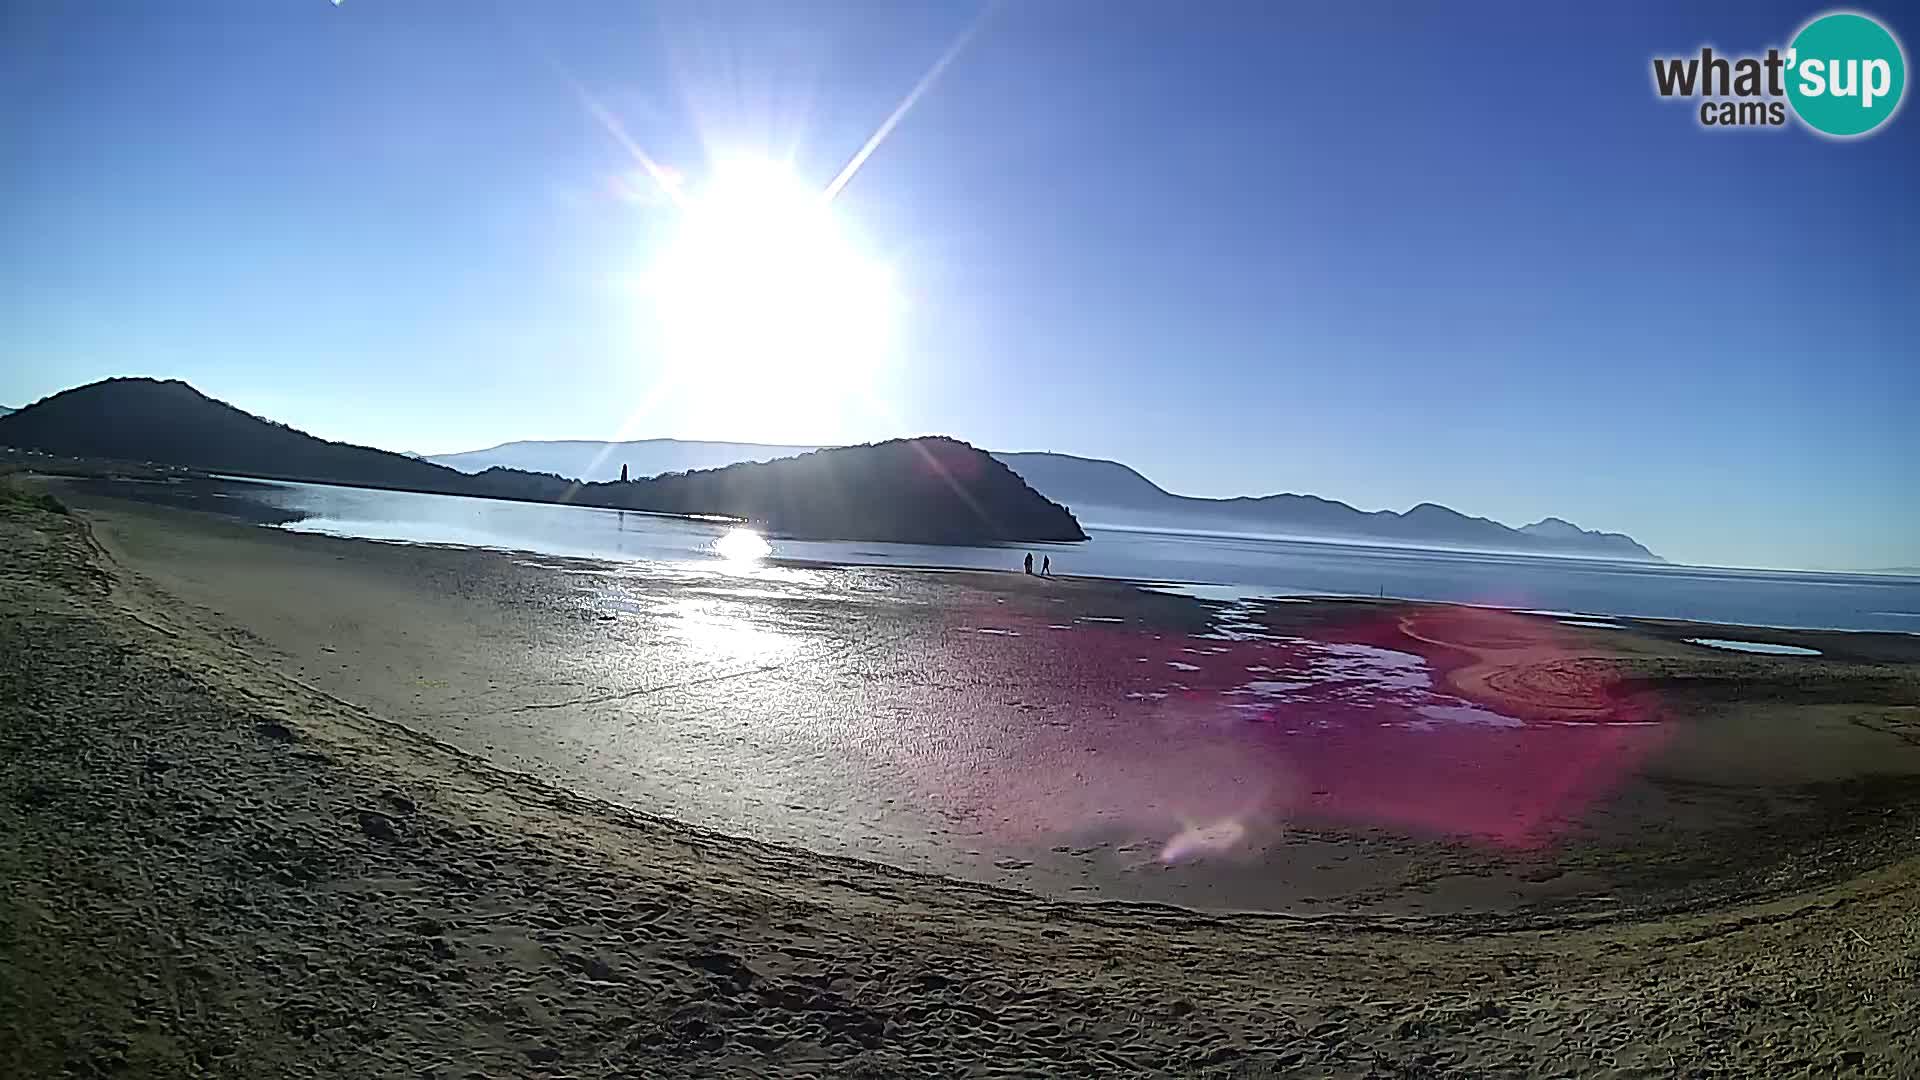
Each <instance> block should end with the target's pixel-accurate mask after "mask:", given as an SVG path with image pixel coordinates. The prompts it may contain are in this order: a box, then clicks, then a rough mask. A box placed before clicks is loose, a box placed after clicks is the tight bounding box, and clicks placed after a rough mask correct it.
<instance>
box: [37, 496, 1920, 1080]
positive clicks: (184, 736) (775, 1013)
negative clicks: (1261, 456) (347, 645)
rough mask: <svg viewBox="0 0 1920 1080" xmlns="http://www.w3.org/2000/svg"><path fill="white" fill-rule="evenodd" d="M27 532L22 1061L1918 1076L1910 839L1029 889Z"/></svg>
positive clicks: (654, 1071)
mask: <svg viewBox="0 0 1920 1080" xmlns="http://www.w3.org/2000/svg"><path fill="white" fill-rule="evenodd" d="M22 517H23V516H22V515H20V514H18V513H16V512H12V511H0V528H4V530H5V535H6V538H7V540H8V543H7V544H6V545H5V555H4V558H5V563H6V565H5V572H4V573H0V590H3V593H0V594H3V595H4V596H5V597H6V603H5V605H4V606H0V634H4V635H5V640H6V641H7V643H8V644H9V646H10V648H9V650H8V652H7V655H9V656H11V657H13V658H14V660H13V661H11V666H10V667H9V669H8V670H7V672H6V673H5V679H6V681H5V682H4V683H0V686H4V687H5V688H6V694H5V697H4V698H0V703H4V708H5V710H6V716H7V723H6V725H4V727H3V728H0V731H4V732H5V735H4V738H5V740H6V741H5V743H4V755H0V763H3V764H4V766H5V769H6V774H5V786H4V788H0V790H4V791H5V792H6V793H7V794H8V795H9V796H10V797H9V798H6V799H0V815H4V818H5V821H4V824H5V825H6V826H7V827H8V828H7V830H6V835H7V836H8V837H9V840H8V842H7V843H5V844H0V860H4V868H5V870H6V871H7V872H6V874H4V875H0V880H5V881H7V882H10V883H12V884H9V885H8V886H7V887H6V888H5V891H4V892H0V899H3V900H4V903H5V904H6V905H7V910H6V915H7V918H6V919H5V920H4V921H0V926H7V927H13V928H16V929H15V930H14V931H12V932H9V933H5V934H0V956H4V958H5V960H6V961H7V962H6V963H5V964H4V965H0V1004H4V1006H5V1007H6V1008H5V1011H4V1015H6V1016H7V1017H8V1019H7V1020H5V1021H0V1063H4V1064H8V1065H11V1066H13V1067H14V1072H15V1073H16V1074H17V1075H37V1074H40V1073H42V1072H51V1071H57V1070H59V1069H60V1068H62V1067H68V1068H79V1069H88V1068H93V1069H105V1068H116V1067H117V1068H127V1069H132V1070H134V1071H137V1072H147V1073H176V1072H183V1071H189V1070H192V1071H200V1072H208V1073H214V1074H220V1075H261V1074H267V1073H273V1074H280V1075H351V1076H374V1075H389V1074H391V1073H393V1072H395V1071H401V1070H404V1071H406V1072H408V1073H409V1074H411V1075H425V1076H435V1077H449V1078H451V1077H459V1076H463V1075H465V1074H467V1073H469V1072H471V1071H481V1072H484V1073H485V1074H488V1075H516V1076H598V1075H634V1076H649V1077H682V1076H686V1077H692V1076H743V1077H744V1076H757V1077H758V1076H767V1077H771V1076H794V1077H799V1076H815V1075H821V1074H823V1073H825V1074H830V1075H851V1076H861V1075H865V1076H919V1075H926V1076H935V1075H948V1074H950V1073H951V1072H952V1071H953V1070H954V1069H955V1068H956V1067H961V1068H966V1067H971V1068H974V1069H998V1070H1000V1071H1001V1072H1002V1073H1003V1074H1017V1075H1052V1074H1055V1073H1058V1072H1061V1071H1072V1070H1075V1069H1081V1070H1092V1071H1095V1072H1098V1073H1101V1074H1105V1075H1115V1076H1157V1075H1167V1074H1177V1075H1194V1076H1217V1077H1222V1078H1224V1077H1228V1076H1248V1075H1269V1074H1274V1075H1284V1074H1292V1073H1302V1074H1308V1075H1332V1076H1353V1077H1359V1076H1363V1075H1378V1074H1380V1073H1381V1072H1386V1073H1388V1074H1416V1073H1417V1074H1421V1075H1435V1076H1452V1075H1461V1076H1466V1075H1485V1074H1487V1073H1491V1072H1534V1071H1542V1070H1545V1071H1560V1070H1574V1071H1580V1072H1589V1071H1602V1070H1620V1071H1625V1072H1630V1073H1643V1072H1646V1073H1651V1072H1660V1073H1666V1072H1670V1071H1676V1070H1677V1071H1688V1070H1706V1069H1713V1070H1722V1071H1724V1070H1734V1071H1747V1070H1753V1071H1771V1070H1776V1069H1778V1068H1780V1067H1781V1065H1782V1063H1783V1062H1802V1063H1804V1065H1805V1066H1806V1067H1813V1068H1823V1069H1838V1070H1842V1071H1846V1070H1855V1071H1864V1072H1867V1073H1869V1074H1882V1073H1892V1072H1899V1071H1902V1069H1903V1068H1905V1067H1907V1066H1909V1065H1911V1063H1912V1062H1914V1061H1916V1060H1920V1034H1916V1033H1915V1032H1914V1031H1913V1030H1912V1029H1911V1027H1910V1026H1909V1025H1905V1024H1904V1023H1903V1022H1902V1021H1901V1018H1902V1017H1905V1016H1908V1015H1911V1014H1912V1012H1913V1010H1914V1009H1915V1008H1916V1007H1920V984H1916V982H1915V980H1914V978H1913V975H1914V969H1913V961H1912V957H1913V956H1914V955H1920V920H1917V919H1916V916H1915V904H1914V899H1915V897H1916V895H1917V892H1920V859H1916V858H1915V856H1914V855H1913V854H1911V853H1908V854H1906V855H1904V856H1902V857H1900V858H1897V859H1895V860H1894V861H1892V862H1890V863H1887V864H1886V865H1884V866H1883V867H1882V868H1880V869H1877V870H1873V871H1869V872H1868V873H1866V874H1865V875H1863V876H1858V877H1848V878H1846V879H1844V880H1841V881H1838V882H1835V883H1832V884H1828V885H1824V886H1821V887H1819V888H1817V889H1815V890H1814V891H1812V892H1805V891H1789V892H1787V893H1785V894H1782V895H1779V896H1777V897H1775V898H1774V899H1771V900H1767V901H1763V902H1760V903H1757V904H1738V905H1734V906H1731V907H1725V908H1712V909H1704V910H1696V911H1692V912H1690V913H1684V914H1680V915H1669V916H1657V917H1651V918H1645V919H1638V920H1616V921H1611V922H1608V923H1604V924H1600V925H1584V924H1582V923H1580V922H1578V921H1576V922H1573V923H1567V924H1562V925H1560V926H1558V927H1550V928H1544V929H1528V930H1498V929H1488V928H1485V927H1476V926H1474V925H1473V924H1472V923H1468V924H1461V923H1460V922H1459V921H1458V920H1451V919H1447V918H1444V917H1440V918H1431V919H1418V918H1415V919H1392V920H1373V921H1371V922H1368V921H1364V920H1357V919H1336V920H1334V921H1332V922H1328V921H1322V920H1304V921H1303V920H1299V919H1291V918H1285V917H1280V918H1269V917H1259V916H1252V917H1249V916H1238V915H1216V914H1203V913H1195V912H1190V911H1183V910H1179V909H1173V908H1158V907H1144V906H1135V905H1111V904H1100V905H1086V904H1075V903H1056V902H1050V901H1046V900H1041V899H1036V898H1033V897H1030V896H1025V895H1021V894H1017V893H1008V892H1003V891H998V890H991V889H985V888H981V887H978V886H974V885H969V884H965V883H956V882H952V881H947V880H943V879H939V878H929V877H923V876H918V875H914V874H910V873H906V872H902V871H898V870H894V869H891V868H887V867H881V866H874V865H871V864H869V863H865V862H861V861H858V860H842V859H838V858H826V859H823V858H821V857H819V856H816V855H813V854H810V853H807V852H803V851H798V850H795V849H793V848H790V847H785V846H780V845H768V844H763V843H757V842H754V841H745V840H739V839H735V838H729V837H725V836H716V835H713V834H710V833H707V832H703V831H700V830H698V829H690V828H688V827H686V826H684V825H681V824H679V823H677V822H674V821H670V820H663V819H659V818H655V817H648V816H644V815H635V814H632V813H629V812H626V811H623V810H619V809H612V808H609V807H607V806H606V805H604V804H602V803H598V802H595V801H593V800H590V799H584V798H582V797H580V796H578V795H575V794H571V793H568V792H566V791H564V790H561V789H556V788H553V787H551V786H548V785H545V784H541V783H538V782H535V781H532V780H528V779H526V778H523V777H513V776H508V775H504V774H501V773H499V772H498V771H497V770H495V769H494V768H493V767H491V766H490V765H488V764H486V763H485V762H482V761H479V760H477V759H475V758H473V757H471V756H469V755H467V754H464V753H460V752H458V751H456V750H453V749H450V748H449V747H447V746H446V745H444V744H440V743H434V742H428V741H423V740H422V739H421V738H419V737H418V736H415V735H410V734H407V733H406V732H405V731H404V729H402V728H399V727H396V726H395V725H393V724H392V723H390V722H389V721H387V720H385V719H382V718H381V717H379V716H378V715H377V714H373V713H368V712H366V711H364V710H361V709H357V708H351V707H347V706H343V705H341V704H339V703H338V701H337V700H334V699H331V698H328V697H323V696H317V695H316V694H314V693H313V692H312V691H311V690H308V689H304V688H302V687H301V686H300V685H298V684H296V683H294V682H292V681H290V679H289V678H288V677H287V676H288V673H286V672H283V671H280V670H278V669H277V667H276V666H275V665H274V663H273V662H272V661H271V659H270V658H267V657H263V656H262V655H261V652H260V646H259V644H258V643H256V642H253V641H251V640H249V639H248V638H247V637H245V636H243V635H235V634H233V633H232V632H231V631H227V630H222V629H220V628H219V627H217V626H214V625H212V624H209V623H204V622H201V621H200V620H198V619H193V618H184V619H183V617H182V616H183V614H185V612H184V611H183V609H181V608H180V607H179V606H178V605H175V604H167V605H160V606H154V605H153V604H152V603H150V602H147V601H143V600H141V598H140V596H141V594H139V593H137V592H135V593H129V592H127V590H128V589H129V588H130V587H131V586H130V584H129V582H128V580H127V577H126V575H127V571H126V570H125V569H124V567H121V566H119V565H118V564H117V563H101V562H100V561H99V560H100V559H101V558H102V556H101V554H100V552H99V549H97V548H90V547H89V546H88V544H87V542H86V541H85V540H84V539H83V538H82V537H81V535H80V529H81V526H80V524H79V523H77V522H75V523H70V525H69V523H63V522H59V521H42V520H39V519H38V518H34V519H32V520H27V521H23V520H22ZM28 640H31V641H32V642H33V643H34V644H33V647H32V648H31V649H24V650H22V649H15V648H12V647H13V646H18V645H20V644H22V643H23V642H25V641H28ZM114 658H117V659H114ZM23 890H24V891H23ZM1328 926H1339V927H1341V928H1342V933H1340V934H1338V935H1334V936H1329V935H1327V934H1326V933H1325V929H1326V928H1327V927H1328ZM1789 1019H1791V1021H1792V1023H1791V1024H1789V1023H1788V1022H1787V1021H1788V1020H1789Z"/></svg>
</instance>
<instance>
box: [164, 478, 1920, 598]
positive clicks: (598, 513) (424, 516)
mask: <svg viewBox="0 0 1920 1080" xmlns="http://www.w3.org/2000/svg"><path fill="white" fill-rule="evenodd" d="M139 486H144V487H148V488H157V487H158V485H139ZM169 487H172V488H173V490H172V491H169V492H166V493H165V494H164V495H162V493H161V492H159V491H148V492H139V491H133V492H129V493H131V494H135V495H148V496H152V497H162V498H164V501H168V502H173V503H182V502H184V503H186V504H188V505H192V506H195V507H197V508H199V509H206V510H213V511H216V512H218V511H227V512H231V513H235V514H237V515H238V516H243V517H255V518H258V517H260V516H262V515H261V514H260V513H259V509H260V508H267V514H266V516H268V517H272V518H282V519H285V520H282V521H280V522H279V527H281V528H286V529H292V530H297V531H304V532H318V533H327V534H332V535H339V536H353V537H362V538H366V539H373V540H388V541H400V542H407V543H425V544H458V545H467V546H474V547H488V548H502V549H508V550H518V551H532V552H540V553H544V554H549V555H560V556H577V557H585V558H597V559H647V560H668V561H684V560H702V559H715V558H719V557H720V556H719V554H718V549H717V547H716V545H718V544H719V543H720V541H721V540H722V538H723V537H725V536H726V535H727V534H728V532H729V531H730V530H731V526H729V525H727V524H725V523H721V522H705V521H695V520H688V519H682V518H669V517H660V516H655V515H651V514H641V513H634V512H631V511H621V510H602V509H595V508H589V507H568V506H553V505H545V504H536V503H515V502H503V501H499V500H492V499H472V498H463V497H458V496H448V495H418V494H412V493H406V492H391V491H374V490H368V489H363V488H347V487H333V486H328V485H320V484H294V483H267V482H262V481H249V480H240V479H223V480H221V481H219V482H217V483H211V484H206V485H200V486H195V487H193V488H191V489H187V490H182V488H181V486H180V485H169ZM1088 532H1089V534H1090V535H1091V536H1092V539H1091V540H1090V541H1088V542H1086V543H1082V544H1034V545H1029V546H1026V547H929V546H922V545H914V544H883V543H873V542H867V541H854V542H821V541H801V540H785V539H780V538H778V537H774V538H770V539H769V541H768V542H769V544H770V545H771V548H772V555H773V557H775V558H780V559H798V560H809V561H817V562H826V563H836V564H863V565H877V566H933V567H951V568H968V569H994V570H1011V569H1018V568H1019V566H1020V559H1021V556H1022V555H1023V554H1025V552H1026V551H1028V550H1031V551H1032V552H1033V553H1034V562H1035V565H1036V566H1037V565H1038V564H1039V562H1040V558H1041V556H1043V555H1044V556H1050V557H1051V558H1052V559H1053V568H1054V572H1055V573H1060V574H1080V575H1088V576H1095V577H1112V578H1126V579H1132V580H1138V581H1161V582H1179V583H1189V584H1195V585H1207V586H1213V588H1204V589H1193V590H1191V591H1193V592H1195V593H1197V594H1199V595H1203V596H1210V597H1216V598H1223V599H1227V598H1233V597H1244V596H1260V595H1273V596H1281V595H1303V594H1343V595H1386V596H1397V597H1408V598H1417V599H1423V600H1445V601H1454V602H1460V603H1472V604H1488V605H1498V606H1503V607H1514V608H1529V609H1545V610H1552V611H1557V612H1568V613H1575V614H1584V615H1639V616H1648V617H1655V618H1678V619H1698V620H1702V621H1709V622H1725V623H1744V624H1749V625H1757V626H1794V627H1817V628H1834V629H1846V630H1886V631H1899V632H1909V633H1911V632H1920V578H1906V577H1897V576H1883V575H1869V574H1819V573H1807V572H1784V571H1766V570H1728V569H1715V568H1707V567H1695V566H1664V565H1645V564H1634V563H1613V562H1598V561H1590V560H1581V559H1559V558H1548V557H1538V556H1511V555H1485V554H1473V553H1462V552H1444V551H1412V550H1404V549H1393V548H1378V547H1368V546H1362V545H1353V544H1340V543H1328V542H1308V541H1299V540H1282V539H1273V538H1257V537H1244V536H1221V535H1213V534H1196V533H1175V532H1159V531H1147V530H1130V529H1103V528H1089V529H1088Z"/></svg>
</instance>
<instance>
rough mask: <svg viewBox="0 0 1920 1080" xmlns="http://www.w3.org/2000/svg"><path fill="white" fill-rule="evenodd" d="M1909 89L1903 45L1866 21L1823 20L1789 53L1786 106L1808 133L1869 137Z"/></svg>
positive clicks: (1851, 17) (1846, 16) (1838, 16)
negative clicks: (1791, 104) (1788, 104)
mask: <svg viewBox="0 0 1920 1080" xmlns="http://www.w3.org/2000/svg"><path fill="white" fill-rule="evenodd" d="M1906 89H1907V57H1906V54H1905V53H1903V52H1902V51H1901V49H1900V43H1899V42H1898V41H1896V40H1894V37H1893V35H1892V34H1891V33H1889V32H1888V31H1887V28H1886V27H1884V26H1881V25H1880V24H1879V23H1877V22H1875V21H1874V20H1872V19H1870V18H1868V17H1867V16H1865V15H1856V14H1854V13H1853V12H1835V13H1834V14H1831V15H1822V16H1820V17H1819V18H1817V19H1815V20H1813V21H1812V22H1810V23H1808V24H1807V25H1806V27H1805V28H1803V29H1802V30H1801V31H1800V33H1799V34H1798V35H1797V36H1795V37H1794V39H1793V44H1792V46H1790V47H1789V48H1788V50H1787V100H1788V101H1791V102H1792V103H1793V111H1794V112H1796V113H1798V114H1799V115H1800V119H1801V120H1804V121H1805V122H1806V124H1807V126H1808V127H1810V128H1812V129H1814V130H1815V131H1818V132H1822V133H1824V134H1827V135H1833V136H1837V137H1839V138H1843V139H1844V138H1850V137H1852V136H1855V135H1865V134H1866V133H1867V132H1869V131H1872V130H1873V129H1874V128H1877V127H1879V126H1880V125H1881V124H1884V123H1886V122H1887V120H1888V119H1889V118H1890V117H1892V116H1893V114H1894V111H1895V110H1897V109H1899V108H1900V97H1901V95H1902V94H1903V93H1905V92H1906Z"/></svg>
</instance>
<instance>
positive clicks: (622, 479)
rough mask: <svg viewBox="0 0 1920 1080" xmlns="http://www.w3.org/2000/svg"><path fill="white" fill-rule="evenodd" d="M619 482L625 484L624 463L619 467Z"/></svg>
mask: <svg viewBox="0 0 1920 1080" xmlns="http://www.w3.org/2000/svg"><path fill="white" fill-rule="evenodd" d="M620 482H621V483H623V484H624V483H626V482H627V466H626V465H625V464H624V463H622V464H621V466H620Z"/></svg>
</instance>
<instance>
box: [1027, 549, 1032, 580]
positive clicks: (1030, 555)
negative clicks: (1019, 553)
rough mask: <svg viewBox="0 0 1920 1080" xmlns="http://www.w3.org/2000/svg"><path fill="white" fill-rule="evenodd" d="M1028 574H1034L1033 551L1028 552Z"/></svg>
mask: <svg viewBox="0 0 1920 1080" xmlns="http://www.w3.org/2000/svg"><path fill="white" fill-rule="evenodd" d="M1027 576H1029V577H1031V576H1033V552H1031V551H1029V552H1027Z"/></svg>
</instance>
